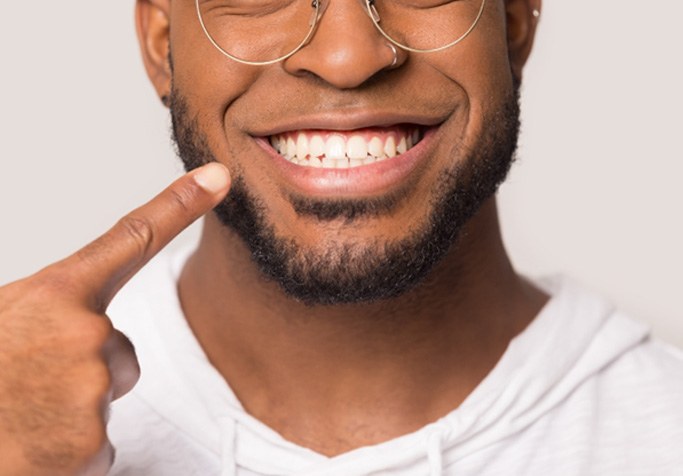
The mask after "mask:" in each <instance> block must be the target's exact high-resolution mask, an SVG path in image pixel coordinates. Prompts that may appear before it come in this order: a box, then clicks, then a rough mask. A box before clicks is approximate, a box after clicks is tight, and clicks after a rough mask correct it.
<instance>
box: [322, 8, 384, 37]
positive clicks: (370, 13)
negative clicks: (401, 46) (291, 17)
mask: <svg viewBox="0 0 683 476" xmlns="http://www.w3.org/2000/svg"><path fill="white" fill-rule="evenodd" d="M332 1H337V2H338V1H342V0H311V6H312V7H313V8H314V12H313V14H312V18H311V26H314V27H315V28H317V27H318V24H319V23H320V20H321V18H322V16H323V15H324V13H325V11H326V10H327V7H328V6H329V5H330V2H332ZM356 1H357V2H358V3H359V4H360V5H361V7H362V8H363V11H364V12H365V13H366V14H367V15H368V16H369V17H370V19H371V20H373V21H372V25H373V26H374V27H375V29H378V28H377V25H376V22H378V21H379V15H378V14H377V10H375V8H374V6H373V4H374V3H375V0H356ZM380 33H381V30H380ZM314 35H315V32H314V33H313V34H312V35H311V37H313V36H314Z"/></svg>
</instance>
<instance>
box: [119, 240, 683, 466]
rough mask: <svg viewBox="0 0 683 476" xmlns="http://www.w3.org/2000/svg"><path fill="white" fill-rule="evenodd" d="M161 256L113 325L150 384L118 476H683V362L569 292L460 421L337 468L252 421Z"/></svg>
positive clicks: (135, 402) (642, 331) (555, 286)
mask: <svg viewBox="0 0 683 476" xmlns="http://www.w3.org/2000/svg"><path fill="white" fill-rule="evenodd" d="M186 256H187V253H182V254H179V255H177V256H175V257H170V256H167V255H161V256H160V257H158V258H157V259H155V260H154V261H153V262H152V263H150V264H149V265H148V266H147V267H146V268H145V269H144V270H143V271H142V272H141V273H139V274H138V275H137V276H136V277H135V278H134V279H133V281H131V282H130V283H129V285H128V286H126V288H124V290H123V291H122V292H121V293H119V295H118V296H117V298H116V299H115V301H114V302H113V303H112V305H111V306H110V308H109V310H108V313H109V315H110V317H111V318H112V320H113V321H114V323H115V325H116V326H117V327H118V328H119V329H120V330H122V331H123V332H124V333H125V334H126V335H128V336H129V337H130V338H131V340H132V341H133V343H134V344H135V346H136V350H137V354H138V358H139V361H140V365H141V369H142V376H141V379H140V381H139V383H138V385H137V386H136V387H135V389H134V390H133V391H132V392H131V393H130V394H128V395H127V396H125V397H123V398H121V399H120V400H118V401H116V402H115V403H114V404H113V405H112V411H111V420H110V423H109V434H110V439H111V440H112V442H113V444H114V446H115V447H116V449H117V453H116V462H115V464H114V467H113V468H112V471H111V473H110V474H112V475H114V476H123V475H126V476H129V475H135V476H140V475H144V476H176V475H177V476H181V475H182V476H190V475H198V476H199V475H201V476H214V475H215V476H218V475H221V476H228V475H239V476H252V475H306V476H314V475H319V476H323V475H324V476H354V475H369V474H373V475H411V476H414V475H430V476H436V475H454V476H465V475H477V476H489V475H506V476H507V475H543V476H546V475H563V476H571V475H601V476H604V475H619V476H623V475H658V476H659V475H681V474H683V354H682V353H681V352H680V351H678V350H676V349H674V348H672V347H669V346H667V345H665V344H662V343H660V342H657V341H654V340H652V339H651V338H649V337H648V331H647V329H646V328H645V326H643V325H642V324H639V323H637V322H635V321H632V320H630V319H628V318H627V317H625V316H623V315H622V314H621V313H619V312H618V311H615V310H614V309H613V308H612V307H611V306H610V305H609V304H607V303H606V302H605V301H603V300H602V299H600V298H598V297H596V296H594V295H592V294H591V293H589V292H587V291H585V290H582V289H581V288H579V287H578V286H576V285H575V284H574V283H572V282H570V281H568V280H566V279H552V280H546V281H543V282H541V283H539V285H540V286H542V287H543V288H545V289H546V290H547V291H548V292H549V293H550V294H551V295H552V296H553V297H552V299H551V300H550V301H549V302H548V304H547V305H546V306H545V307H544V308H543V310H542V311H541V312H540V313H539V315H538V316H537V317H536V318H535V319H534V321H533V322H532V323H531V324H530V325H529V326H528V327H527V329H525V330H524V331H523V332H522V333H521V334H520V335H518V336H517V337H515V338H514V339H513V340H512V341H511V342H510V344H509V346H508V348H507V350H506V352H505V353H504V355H503V356H502V358H501V359H500V361H499V362H498V363H497V365H496V366H495V368H494V369H493V370H492V371H491V372H490V373H489V375H488V376H487V377H486V378H485V379H484V380H483V381H482V382H481V383H480V384H479V386H478V387H477V388H476V389H475V390H474V391H473V392H472V393H471V394H470V395H469V397H468V398H467V399H466V400H465V402H464V403H462V404H461V405H460V406H459V407H458V408H456V409H454V410H453V411H452V412H451V413H449V414H448V415H446V416H444V417H443V418H441V419H440V420H438V421H436V422H433V423H431V424H429V425H426V426H425V427H423V428H421V429H420V430H418V431H416V432H414V433H410V434H407V435H404V436H401V437H399V438H396V439H393V440H390V441H387V442H384V443H381V444H377V445H372V446H367V447H363V448H358V449H355V450H353V451H349V452H347V453H344V454H342V455H339V456H336V457H332V458H330V457H327V456H324V455H321V454H318V453H316V452H314V451H312V450H310V449H307V448H304V447H301V446H298V445H296V444H294V443H292V442H290V441H287V440H285V439H284V438H283V437H282V436H280V435H279V434H278V433H277V432H275V431H274V430H272V429H271V428H269V427H267V426H266V425H265V424H263V423H261V422H260V421H258V420H257V419H255V418H254V417H252V416H251V415H249V414H247V413H246V412H245V411H244V409H243V408H242V406H241V405H240V402H239V401H238V400H237V398H236V397H235V395H234V394H233V392H232V391H231V389H230V387H229V386H228V384H227V383H226V382H225V380H224V379H223V378H222V377H221V375H220V374H219V373H218V372H217V371H216V369H215V368H213V367H212V366H211V364H210V363H209V362H208V360H207V358H206V356H205V354H204V353H203V351H202V349H201V347H200V346H199V344H198V342H197V341H196V339H195V337H194V335H193V334H192V332H191V330H190V328H189V327H188V325H187V322H186V321H185V319H184V316H183V314H182V311H181V308H180V305H179V302H178V297H177V293H176V283H177V278H178V275H179V272H180V269H181V267H182V265H183V263H184V261H185V259H186Z"/></svg>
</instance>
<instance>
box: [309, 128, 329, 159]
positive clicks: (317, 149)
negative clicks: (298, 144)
mask: <svg viewBox="0 0 683 476" xmlns="http://www.w3.org/2000/svg"><path fill="white" fill-rule="evenodd" d="M308 152H309V154H311V157H322V156H323V155H325V141H324V140H323V138H322V137H320V136H319V135H318V134H316V135H314V136H313V137H311V142H310V144H308Z"/></svg>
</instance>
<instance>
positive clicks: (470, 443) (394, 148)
mask: <svg viewBox="0 0 683 476" xmlns="http://www.w3.org/2000/svg"><path fill="white" fill-rule="evenodd" d="M540 7H541V5H540V1H539V0H508V1H502V0H487V1H485V2H484V1H481V0H461V1H458V2H446V3H443V2H441V3H433V2H426V3H425V2H424V1H423V0H414V1H412V2H408V1H406V2H388V1H387V2H384V3H383V4H381V3H380V2H379V1H378V2H368V3H367V4H363V2H358V1H357V0H331V1H328V2H323V3H317V2H314V3H313V4H312V5H311V4H310V3H308V2H289V3H287V4H285V5H283V3H282V2H275V3H272V2H269V1H266V0H264V1H263V2H257V3H252V2H244V3H241V2H237V3H236V2H224V1H219V0H212V1H208V0H206V1H204V0H199V1H198V2H196V3H195V2H193V1H191V0H139V1H138V4H137V25H138V32H139V37H140V42H141V48H142V53H143V58H144V61H145V65H146V68H147V71H148V73H149V76H150V78H151V80H152V83H153V84H154V86H155V88H156V90H157V92H158V94H159V97H160V98H162V100H163V101H164V102H165V103H166V104H168V105H169V107H170V108H171V113H172V117H173V124H174V136H175V139H176V142H177V145H178V151H179V155H180V156H181V158H182V159H183V161H184V163H185V165H186V166H187V168H188V169H191V170H192V171H191V172H190V173H189V174H188V175H187V176H185V177H183V178H181V179H179V180H178V181H177V182H175V183H174V184H173V185H171V186H170V187H169V188H168V189H167V190H166V191H164V192H162V193H161V194H160V195H159V196H158V197H156V198H155V199H153V200H152V201H151V202H149V203H148V204H147V205H144V206H143V207H141V208H140V209H138V210H136V211H134V212H132V213H131V214H130V215H128V216H127V217H125V218H124V219H123V220H121V221H120V222H119V223H118V224H117V225H116V226H115V227H114V228H113V229H112V230H111V231H110V232H109V233H107V234H106V235H104V236H103V237H101V238H100V239H98V240H96V241H95V242H93V243H92V244H90V245H89V246H87V247H86V248H84V249H82V250H80V251H79V252H77V253H76V254H74V255H73V256H71V257H69V258H67V259H66V260H64V261H61V262H59V263H56V264H54V265H52V266H50V267H48V268H46V269H45V270H43V271H41V272H40V273H38V274H36V275H34V276H32V277H30V278H27V279H25V280H22V281H19V282H16V283H13V284H10V285H8V286H6V287H4V288H2V290H0V303H2V305H1V306H0V348H2V349H3V351H2V353H1V354H0V359H2V361H1V362H0V364H2V365H1V366H0V368H2V372H1V373H0V441H2V443H3V444H2V446H1V447H0V458H1V459H2V461H3V467H2V470H0V471H3V472H4V473H3V474H105V473H107V471H110V472H111V473H112V474H149V475H162V474H163V475H169V474H202V475H204V474H324V475H331V474H340V475H349V474H521V473H524V474H548V473H550V474H553V473H556V472H559V473H561V474H628V473H629V472H630V473H631V474H675V472H676V470H678V468H679V466H680V463H681V462H682V461H681V457H680V456H679V453H680V451H679V449H680V447H681V444H683V425H682V423H683V415H682V414H681V411H680V409H679V408H678V407H679V405H678V402H680V401H681V398H682V397H683V383H682V380H681V377H682V376H683V370H682V368H683V367H682V365H681V356H680V354H677V353H675V351H672V350H670V349H668V348H666V347H664V346H663V345H661V344H659V343H656V342H653V341H652V340H650V339H648V338H647V332H646V331H645V330H644V329H643V328H642V326H640V325H639V324H636V323H634V322H632V321H630V320H628V319H627V318H625V317H624V316H623V315H621V314H620V313H618V312H616V311H614V310H613V309H612V308H611V307H610V306H609V305H607V304H606V303H604V302H603V301H602V300H600V299H599V298H597V297H595V296H592V295H590V294H589V293H586V292H585V291H582V290H581V289H580V288H577V287H576V286H575V285H574V284H572V283H569V282H566V281H562V280H558V281H548V282H542V283H531V282H529V281H527V280H526V279H524V278H523V277H521V276H519V275H518V274H516V273H515V272H514V270H513V269H512V267H511V265H510V263H509V260H508V258H507V255H506V253H505V251H504V249H503V246H502V244H501V239H500V232H499V228H498V223H497V218H496V205H495V200H494V198H493V195H494V193H495V190H496V188H497V186H498V184H499V183H500V182H501V181H502V180H503V179H504V177H505V175H506V173H507V170H508V168H509V165H510V162H511V160H512V157H513V153H514V149H515V145H516V138H517V130H518V106H517V91H518V87H519V83H520V81H521V76H522V69H523V66H524V63H525V61H526V59H527V57H528V55H529V53H530V51H531V46H532V43H533V38H534V32H535V27H536V24H537V19H538V16H539V12H540ZM415 25H429V28H426V27H425V28H414V26H415ZM399 98H400V100H398V99H399ZM226 167H227V169H226ZM227 170H230V174H229V175H228V172H227ZM228 189H230V190H229V191H228ZM214 207H215V213H212V214H208V215H207V218H206V222H205V227H204V232H203V236H202V239H201V242H200V244H199V247H198V248H197V249H196V250H195V251H193V252H186V253H181V254H179V255H176V256H170V257H169V256H164V255H162V256H160V257H159V258H158V259H156V260H155V261H154V262H153V263H151V264H150V265H149V266H148V267H146V268H145V269H144V270H142V271H140V270H141V268H142V267H143V266H144V265H145V264H146V263H147V262H148V261H149V260H150V259H151V258H152V257H153V256H154V255H156V254H157V253H158V252H159V251H160V250H161V249H162V248H163V247H164V245H165V244H166V243H167V242H168V241H169V240H170V239H171V238H172V237H173V236H174V235H175V234H176V233H178V232H179V231H180V230H182V229H183V228H184V227H186V226H187V225H188V224H189V223H191V222H192V221H193V220H195V219H196V218H198V217H199V216H201V215H203V214H204V213H206V212H207V211H209V210H210V209H212V208H214ZM131 278H132V281H131V282H130V283H129V284H128V286H127V287H126V288H125V289H123V290H122V291H121V292H120V293H118V291H120V290H121V288H122V286H123V285H124V284H125V283H126V282H127V281H128V280H130V279H131ZM117 293H118V295H117ZM114 296H116V298H115V300H114V301H113V302H112V299H113V298H114ZM110 303H111V305H110ZM105 311H106V313H107V314H108V315H109V316H110V317H111V318H112V320H113V321H114V322H115V324H116V326H117V328H118V329H120V330H121V331H123V333H125V334H126V335H127V336H128V337H130V339H131V340H132V341H133V342H134V343H135V344H136V348H137V359H138V360H139V363H140V368H141V369H142V377H141V378H140V381H139V382H138V384H137V385H135V381H136V379H137V365H136V358H135V354H134V353H133V351H132V348H131V346H130V343H129V342H128V341H127V339H126V338H125V337H124V336H123V334H121V333H120V332H119V331H116V330H114V328H113V327H112V324H111V322H110V321H109V320H108V318H107V317H106V316H105ZM134 385H135V387H134V389H133V390H132V391H131V389H132V388H133V386H134ZM126 393H128V394H127V395H126V396H125V397H123V398H120V399H119V397H122V396H123V395H124V394H126ZM112 400H116V401H115V403H114V405H113V406H112V407H111V413H110V412H109V404H110V403H111V401H112ZM108 420H109V425H108V431H109V433H108V434H107V425H106V422H107V421H108ZM107 435H109V436H107ZM109 439H111V441H112V442H113V445H112V444H110V443H109ZM114 447H116V451H117V453H116V458H115V461H114V462H113V467H111V465H112V461H113V455H114ZM110 467H111V469H110Z"/></svg>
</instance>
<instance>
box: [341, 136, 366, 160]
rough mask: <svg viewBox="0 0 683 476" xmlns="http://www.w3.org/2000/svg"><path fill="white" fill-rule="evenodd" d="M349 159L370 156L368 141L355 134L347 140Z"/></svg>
mask: <svg viewBox="0 0 683 476" xmlns="http://www.w3.org/2000/svg"><path fill="white" fill-rule="evenodd" d="M346 155H347V156H348V157H349V159H364V158H366V157H367V156H368V143H367V142H365V139H363V138H362V137H361V136H353V137H351V138H350V139H349V140H348V141H347V142H346Z"/></svg>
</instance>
